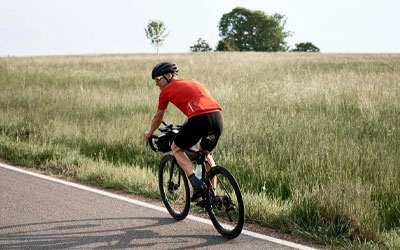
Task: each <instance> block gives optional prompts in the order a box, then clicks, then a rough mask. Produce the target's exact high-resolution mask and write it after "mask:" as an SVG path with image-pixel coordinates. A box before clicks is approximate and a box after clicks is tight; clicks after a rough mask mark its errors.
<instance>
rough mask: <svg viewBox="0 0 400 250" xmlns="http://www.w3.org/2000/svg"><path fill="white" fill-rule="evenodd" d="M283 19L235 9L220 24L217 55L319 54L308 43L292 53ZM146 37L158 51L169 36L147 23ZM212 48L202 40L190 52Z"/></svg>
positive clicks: (163, 28)
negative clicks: (222, 53)
mask: <svg viewBox="0 0 400 250" xmlns="http://www.w3.org/2000/svg"><path fill="white" fill-rule="evenodd" d="M285 25H286V18H285V16H284V15H282V14H278V13H276V14H273V15H267V14H266V13H265V12H263V11H260V10H255V11H253V10H249V9H246V8H243V7H236V8H234V9H233V10H232V11H230V12H229V13H226V14H224V15H223V16H222V17H221V19H220V21H219V23H218V30H219V36H220V37H221V40H220V41H219V42H218V44H217V46H216V48H215V50H216V51H266V52H277V51H293V52H295V51H301V52H319V51H320V49H319V48H318V47H317V46H315V45H314V44H312V43H311V42H302V43H298V44H295V48H294V49H291V48H290V47H289V46H288V45H287V42H286V41H285V39H286V38H287V37H289V36H291V35H292V34H293V33H292V32H291V31H285ZM145 32H146V36H147V38H149V39H150V41H151V44H152V45H153V46H154V47H156V48H157V54H158V51H159V48H160V46H162V44H163V42H164V40H165V39H166V37H167V36H168V32H167V29H166V26H165V24H164V22H162V21H160V20H150V21H149V23H148V25H147V27H146V28H145ZM211 50H212V48H211V46H210V45H209V44H208V43H207V41H206V40H204V39H202V38H201V37H200V38H199V39H198V40H197V42H196V43H195V44H194V45H192V46H190V51H192V52H202V51H211Z"/></svg>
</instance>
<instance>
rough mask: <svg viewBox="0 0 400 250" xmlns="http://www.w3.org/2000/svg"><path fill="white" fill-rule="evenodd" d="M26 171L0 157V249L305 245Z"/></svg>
mask: <svg viewBox="0 0 400 250" xmlns="http://www.w3.org/2000/svg"><path fill="white" fill-rule="evenodd" d="M29 173H31V172H28V171H26V170H21V169H17V168H14V167H11V166H8V165H5V164H1V163H0V249H229V250H232V249H252V250H256V249H285V250H286V249H296V248H297V249H311V248H307V247H304V246H302V245H297V244H294V243H293V244H292V243H290V242H287V241H282V243H283V245H281V244H278V243H281V242H280V240H278V239H276V240H275V239H274V238H271V239H272V240H273V241H275V242H278V243H274V242H271V241H269V240H268V239H269V237H268V236H262V235H261V237H260V235H258V234H254V235H255V237H253V236H254V235H253V234H252V232H249V231H244V232H243V233H242V234H241V235H240V236H239V237H238V238H236V239H233V240H226V239H224V238H223V237H221V236H220V235H219V234H218V232H217V231H216V230H215V229H214V227H213V226H212V225H211V224H206V223H205V222H207V221H208V220H204V219H201V218H198V217H195V216H189V217H188V218H186V219H185V220H183V221H179V222H177V221H175V220H174V219H173V218H172V217H171V216H170V215H169V214H168V213H167V212H166V210H165V209H164V208H161V207H156V206H154V205H150V204H149V205H146V204H143V203H142V202H139V201H135V200H132V199H129V198H126V197H122V196H118V195H115V194H111V193H108V194H107V192H104V191H101V190H98V191H96V190H94V189H92V188H85V187H84V186H81V185H78V184H75V183H71V185H70V184H68V183H67V182H65V181H61V180H58V179H55V180H53V178H49V177H46V176H42V175H39V174H35V173H32V174H33V175H32V174H29ZM57 180H58V181H57ZM251 235H253V236H251ZM263 237H264V238H263ZM266 239H267V240H266Z"/></svg>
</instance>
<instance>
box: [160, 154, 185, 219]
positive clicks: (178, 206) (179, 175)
mask: <svg viewBox="0 0 400 250" xmlns="http://www.w3.org/2000/svg"><path fill="white" fill-rule="evenodd" d="M158 181H159V188H160V193H161V198H162V200H163V202H164V205H165V207H166V208H167V210H168V212H169V213H170V214H171V216H172V217H174V218H175V219H176V220H183V219H184V218H186V216H187V215H188V213H189V208H190V189H189V184H188V180H187V178H186V174H185V172H184V171H183V170H182V169H181V168H180V167H179V165H178V163H177V162H176V160H175V158H174V157H173V156H172V155H165V156H163V158H162V159H161V161H160V168H159V172H158Z"/></svg>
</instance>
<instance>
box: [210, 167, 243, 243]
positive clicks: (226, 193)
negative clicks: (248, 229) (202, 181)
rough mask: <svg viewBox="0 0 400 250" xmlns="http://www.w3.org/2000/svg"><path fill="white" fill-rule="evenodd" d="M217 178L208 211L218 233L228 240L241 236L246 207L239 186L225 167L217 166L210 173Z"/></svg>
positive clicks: (211, 176) (211, 192) (211, 191)
mask: <svg viewBox="0 0 400 250" xmlns="http://www.w3.org/2000/svg"><path fill="white" fill-rule="evenodd" d="M208 176H209V179H210V180H211V179H212V178H213V177H216V178H217V187H216V189H215V191H213V190H212V188H211V186H210V195H209V200H210V204H211V205H210V206H209V207H208V208H207V209H206V210H207V212H208V215H209V216H210V219H211V221H212V223H213V225H214V227H215V228H216V229H217V231H218V232H219V233H220V234H221V235H222V236H224V237H225V238H228V239H233V238H236V237H237V236H239V234H240V233H241V232H242V229H243V224H244V205H243V198H242V194H241V193H240V189H239V185H238V184H237V182H236V180H235V178H234V177H233V175H232V174H231V173H230V172H229V171H228V170H227V169H226V168H224V167H220V166H216V167H213V168H212V169H211V171H210V172H209V173H208Z"/></svg>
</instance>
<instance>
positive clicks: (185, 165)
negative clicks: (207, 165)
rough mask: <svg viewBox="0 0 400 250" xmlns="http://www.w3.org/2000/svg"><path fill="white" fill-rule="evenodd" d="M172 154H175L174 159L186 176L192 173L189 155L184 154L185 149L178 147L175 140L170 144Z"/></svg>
mask: <svg viewBox="0 0 400 250" xmlns="http://www.w3.org/2000/svg"><path fill="white" fill-rule="evenodd" d="M171 149H172V154H173V155H174V156H175V158H176V161H177V162H178V164H179V166H181V168H182V169H183V171H185V173H186V175H187V176H191V175H192V174H194V168H193V164H192V161H191V160H190V159H189V157H188V156H187V155H186V154H185V150H184V149H182V148H180V147H178V146H177V145H176V144H175V142H173V143H172V146H171Z"/></svg>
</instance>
